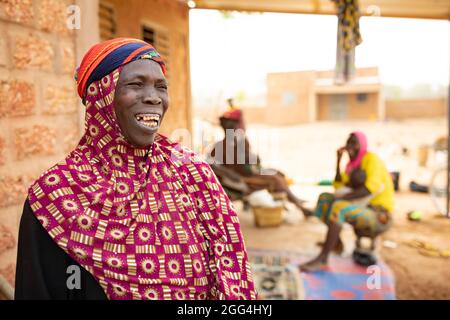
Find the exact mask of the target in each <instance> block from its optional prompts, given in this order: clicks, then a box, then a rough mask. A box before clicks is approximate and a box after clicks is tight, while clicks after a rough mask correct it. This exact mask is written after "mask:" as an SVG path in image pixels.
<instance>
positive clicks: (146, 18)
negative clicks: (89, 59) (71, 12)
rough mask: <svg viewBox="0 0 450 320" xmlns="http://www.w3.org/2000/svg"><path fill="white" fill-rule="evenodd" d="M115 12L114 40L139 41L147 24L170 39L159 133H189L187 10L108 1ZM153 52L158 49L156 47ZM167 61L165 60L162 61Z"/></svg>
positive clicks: (159, 0) (157, 1)
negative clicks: (164, 110)
mask: <svg viewBox="0 0 450 320" xmlns="http://www.w3.org/2000/svg"><path fill="white" fill-rule="evenodd" d="M105 2H107V3H109V4H111V5H112V6H113V7H114V9H115V11H116V22H117V36H118V37H122V36H123V37H134V38H141V37H142V34H141V25H142V24H143V23H146V24H148V25H150V26H153V27H155V28H159V29H162V30H164V31H165V32H166V33H167V35H168V37H169V47H170V57H169V59H168V61H167V64H168V66H169V77H170V79H169V96H170V106H171V107H170V108H169V111H168V112H167V114H166V116H165V119H164V122H163V125H162V128H161V132H162V133H164V134H167V135H170V133H171V132H172V131H173V130H175V129H178V128H186V129H188V130H189V131H191V132H192V130H191V129H192V115H191V94H190V76H189V72H190V70H189V9H188V7H187V5H186V4H185V3H181V2H180V1H175V0H153V1H147V0H127V1H123V0H108V1H105ZM156 50H158V48H157V47H156ZM164 58H167V57H164Z"/></svg>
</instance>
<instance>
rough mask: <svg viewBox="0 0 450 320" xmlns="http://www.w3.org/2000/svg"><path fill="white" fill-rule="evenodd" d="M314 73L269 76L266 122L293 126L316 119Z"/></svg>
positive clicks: (287, 73) (286, 73)
mask: <svg viewBox="0 0 450 320" xmlns="http://www.w3.org/2000/svg"><path fill="white" fill-rule="evenodd" d="M315 78H316V75H315V72H314V71H304V72H283V73H271V74H269V75H268V76H267V91H268V92H267V108H266V121H267V123H268V124H272V125H291V124H298V123H304V122H310V121H313V120H314V118H315V112H314V108H315V96H314V90H313V89H314V80H315Z"/></svg>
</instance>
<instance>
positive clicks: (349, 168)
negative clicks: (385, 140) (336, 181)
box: [345, 131, 367, 174]
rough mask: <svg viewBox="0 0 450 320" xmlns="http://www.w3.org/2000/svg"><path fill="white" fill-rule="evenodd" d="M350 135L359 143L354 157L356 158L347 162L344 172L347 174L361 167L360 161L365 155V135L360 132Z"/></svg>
mask: <svg viewBox="0 0 450 320" xmlns="http://www.w3.org/2000/svg"><path fill="white" fill-rule="evenodd" d="M351 135H354V136H355V137H356V139H357V140H358V142H359V151H358V154H357V155H356V158H355V159H353V160H351V159H350V160H349V161H348V163H347V166H346V168H345V172H346V173H347V174H349V173H350V172H352V170H354V169H356V168H359V166H360V165H361V161H362V159H363V158H364V156H365V155H366V153H367V138H366V135H365V134H364V133H363V132H361V131H355V132H352V133H351Z"/></svg>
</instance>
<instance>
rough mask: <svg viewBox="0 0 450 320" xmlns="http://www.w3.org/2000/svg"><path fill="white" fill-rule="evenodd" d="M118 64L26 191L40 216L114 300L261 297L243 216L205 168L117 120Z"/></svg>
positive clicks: (90, 92) (91, 90) (93, 90)
mask: <svg viewBox="0 0 450 320" xmlns="http://www.w3.org/2000/svg"><path fill="white" fill-rule="evenodd" d="M120 70H121V67H120V68H118V69H116V70H115V71H113V72H112V73H110V74H109V75H107V76H105V77H103V78H102V79H101V80H98V81H95V82H93V83H92V84H91V85H90V86H89V87H88V89H87V97H86V108H87V110H86V120H85V126H86V132H85V134H84V136H83V137H82V139H81V140H80V142H79V145H78V146H77V147H76V149H75V150H73V151H72V152H71V153H70V154H69V155H68V156H67V157H66V158H65V159H64V160H63V161H61V162H60V163H58V164H57V165H55V166H53V167H52V168H50V169H49V170H47V171H46V172H45V173H44V174H42V175H41V177H40V178H39V179H38V180H37V181H36V182H34V183H33V184H32V186H31V187H30V189H29V202H30V204H31V207H32V209H33V212H34V213H35V215H36V216H37V218H38V219H39V221H40V222H41V223H42V225H43V226H44V228H45V229H46V230H47V232H48V233H49V235H50V236H51V237H52V238H53V240H54V241H55V242H56V243H57V244H58V246H59V247H61V248H62V249H64V250H65V252H67V254H68V255H69V256H70V257H72V258H73V259H74V260H75V261H77V262H78V263H79V264H80V265H81V266H82V267H84V268H85V269H86V270H87V271H89V272H90V273H91V274H92V275H93V276H94V277H95V278H96V279H97V281H98V282H99V284H100V285H101V286H102V288H103V289H104V291H105V293H106V295H107V296H108V298H109V299H255V298H256V292H255V289H254V284H253V280H252V275H251V271H250V266H249V262H248V257H247V253H246V250H245V246H244V241H243V237H242V234H241V231H240V225H239V220H238V217H237V215H236V211H235V210H234V208H233V206H232V204H231V203H230V201H229V199H228V197H227V196H226V194H225V193H224V191H223V189H222V187H221V185H220V184H219V183H218V181H217V179H216V176H215V175H214V174H213V172H212V170H211V168H210V167H209V165H208V164H206V163H205V162H203V161H201V160H200V158H199V157H198V156H196V155H195V154H193V153H192V152H190V151H189V150H187V149H185V148H182V147H180V146H179V145H178V144H175V143H172V142H170V141H169V140H168V139H167V138H165V137H163V136H161V135H158V136H157V137H156V139H155V142H154V143H153V144H152V146H151V147H150V148H149V149H138V148H135V147H133V146H131V145H130V144H128V143H127V142H126V141H125V139H124V138H123V136H122V135H121V133H120V128H119V126H118V124H117V123H116V121H115V114H114V107H113V100H114V90H115V86H116V83H117V80H118V78H119V74H120Z"/></svg>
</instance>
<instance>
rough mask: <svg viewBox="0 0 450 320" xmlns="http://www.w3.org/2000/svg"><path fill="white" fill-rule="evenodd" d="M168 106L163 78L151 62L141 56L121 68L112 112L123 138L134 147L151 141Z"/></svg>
mask: <svg viewBox="0 0 450 320" xmlns="http://www.w3.org/2000/svg"><path fill="white" fill-rule="evenodd" d="M168 108H169V96H168V92H167V81H166V78H165V77H164V74H163V73H162V70H161V67H160V66H159V64H158V63H157V62H155V61H152V60H148V59H142V60H136V61H133V62H130V63H129V64H127V65H125V66H124V68H123V69H122V71H121V73H120V76H119V80H118V82H117V86H116V92H115V95H114V111H115V113H116V116H117V122H118V123H119V126H120V129H121V131H122V134H123V135H124V137H125V139H127V141H128V142H129V143H131V144H132V145H134V146H136V147H141V148H142V147H147V146H149V145H151V144H152V143H153V140H154V138H155V135H156V133H157V131H158V129H159V128H160V126H161V122H162V120H163V117H164V114H165V113H166V111H167V109H168Z"/></svg>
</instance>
